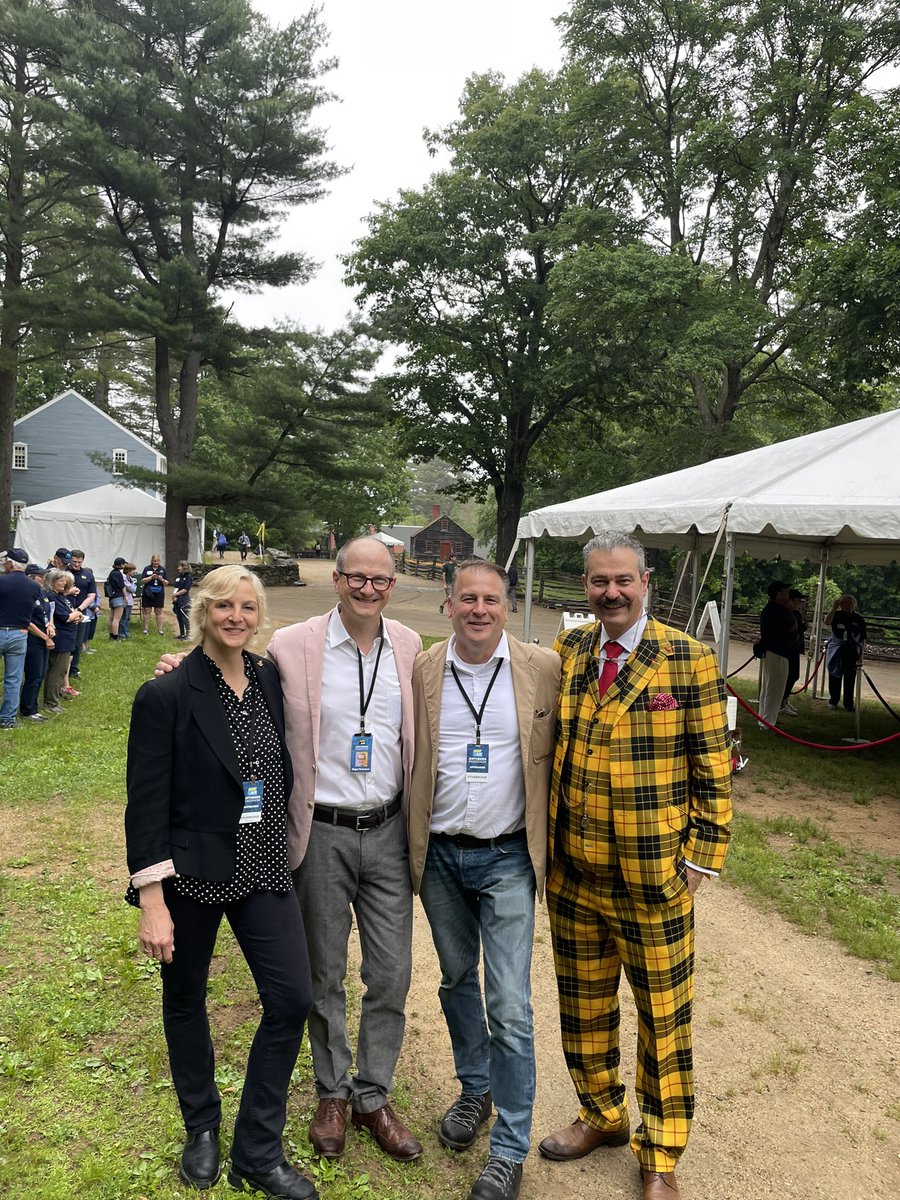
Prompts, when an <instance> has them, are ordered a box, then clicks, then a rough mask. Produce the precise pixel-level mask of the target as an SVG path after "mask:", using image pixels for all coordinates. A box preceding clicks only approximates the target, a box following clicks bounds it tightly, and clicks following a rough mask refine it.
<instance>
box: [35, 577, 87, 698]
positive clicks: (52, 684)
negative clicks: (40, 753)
mask: <svg viewBox="0 0 900 1200" xmlns="http://www.w3.org/2000/svg"><path fill="white" fill-rule="evenodd" d="M46 580H47V592H48V594H49V596H50V599H51V600H52V601H53V628H54V631H55V632H54V635H53V649H52V650H51V651H50V662H49V664H48V666H47V675H46V678H45V679H44V707H45V708H46V709H47V711H48V712H56V713H58V712H62V705H61V704H60V698H61V697H62V696H63V695H64V694H65V691H66V673H67V672H68V670H69V662H70V660H71V658H72V651H73V650H74V649H75V637H76V634H77V631H78V625H79V623H80V621H81V619H82V614H81V613H80V612H79V611H78V609H77V608H76V607H75V605H74V604H73V603H72V598H71V596H70V595H69V591H70V589H71V588H72V587H73V586H74V580H73V578H72V574H71V572H70V571H60V570H58V569H57V568H56V567H53V568H52V569H51V570H49V571H48V572H47V575H46Z"/></svg>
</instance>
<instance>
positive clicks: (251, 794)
mask: <svg viewBox="0 0 900 1200" xmlns="http://www.w3.org/2000/svg"><path fill="white" fill-rule="evenodd" d="M241 786H242V787H243V789H244V811H243V812H242V813H241V820H240V824H241V825H256V824H257V822H259V821H261V820H262V809H263V793H264V791H265V787H266V784H265V780H263V779H253V780H250V779H245V780H244V782H243V783H242V784H241Z"/></svg>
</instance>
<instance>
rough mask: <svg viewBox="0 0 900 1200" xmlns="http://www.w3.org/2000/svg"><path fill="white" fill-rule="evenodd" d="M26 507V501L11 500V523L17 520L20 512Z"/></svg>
mask: <svg viewBox="0 0 900 1200" xmlns="http://www.w3.org/2000/svg"><path fill="white" fill-rule="evenodd" d="M26 507H27V501H25V500H13V502H12V523H13V525H15V524H16V522H17V521H18V519H19V517H20V516H21V515H22V512H23V511H24V509H25V508H26Z"/></svg>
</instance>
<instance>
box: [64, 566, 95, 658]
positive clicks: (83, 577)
mask: <svg viewBox="0 0 900 1200" xmlns="http://www.w3.org/2000/svg"><path fill="white" fill-rule="evenodd" d="M69 553H70V554H71V556H72V561H71V564H70V566H69V570H70V571H71V572H72V578H73V579H74V580H75V587H77V588H78V592H77V593H76V595H74V596H73V597H72V603H73V604H74V605H75V607H76V608H77V609H78V611H79V612H80V613H81V614H82V618H81V621H80V622H79V624H78V631H77V633H76V635H75V651H74V653H73V654H72V665H71V667H70V668H69V677H70V678H71V679H77V678H78V676H79V675H80V674H81V649H82V647H83V646H84V643H85V642H86V641H87V636H88V634H89V633H90V629H91V622H92V621H93V619H94V601H95V600H96V599H97V581H96V579H95V578H94V572H93V571H92V570H91V569H90V567H86V566H85V565H84V551H83V550H75V549H72V550H70V551H69Z"/></svg>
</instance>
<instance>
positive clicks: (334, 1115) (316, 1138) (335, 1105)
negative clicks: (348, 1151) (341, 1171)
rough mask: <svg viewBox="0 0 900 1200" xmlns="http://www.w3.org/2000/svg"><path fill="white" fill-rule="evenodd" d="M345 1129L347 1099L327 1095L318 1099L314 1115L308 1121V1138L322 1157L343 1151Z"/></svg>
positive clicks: (330, 1156)
mask: <svg viewBox="0 0 900 1200" xmlns="http://www.w3.org/2000/svg"><path fill="white" fill-rule="evenodd" d="M346 1130H347V1101H346V1100H340V1099H338V1097H337V1096H329V1097H327V1098H326V1099H324V1100H320V1101H319V1107H318V1108H317V1109H316V1115H315V1116H314V1117H313V1119H312V1120H311V1121H310V1123H309V1140H310V1143H311V1144H312V1148H313V1150H315V1152H316V1154H318V1155H320V1156H321V1157H322V1158H337V1157H338V1155H339V1154H343V1153H344V1137H345V1134H346Z"/></svg>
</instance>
